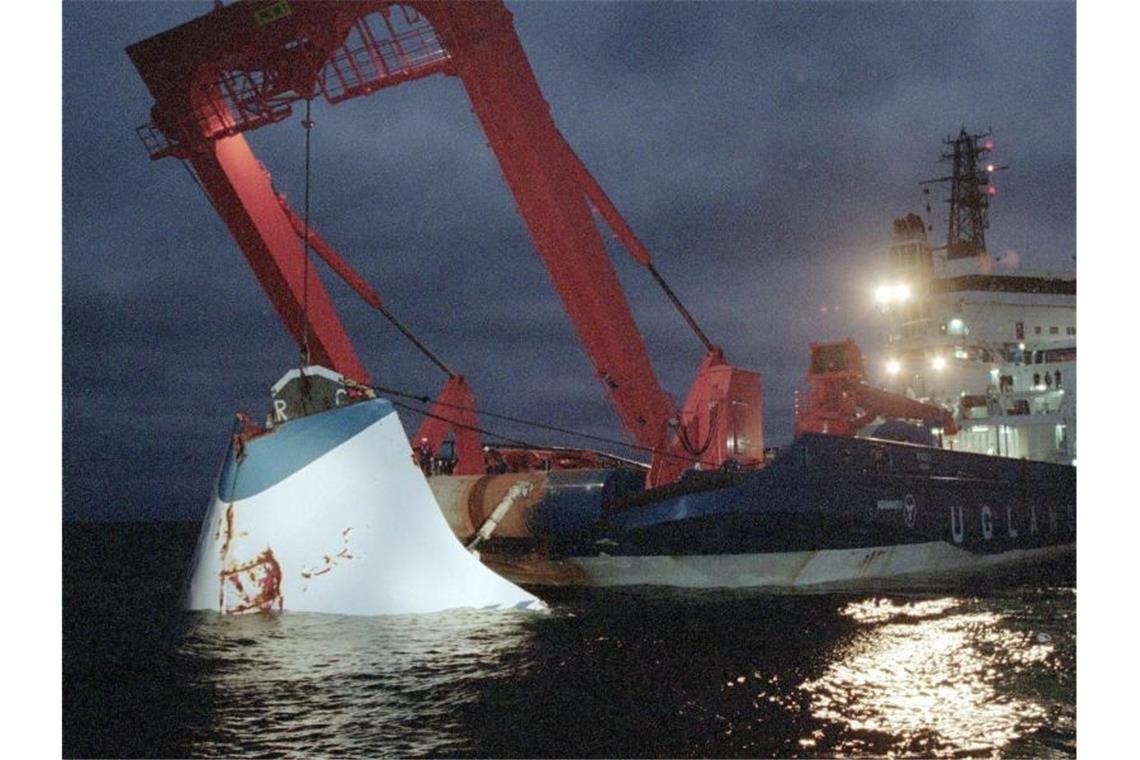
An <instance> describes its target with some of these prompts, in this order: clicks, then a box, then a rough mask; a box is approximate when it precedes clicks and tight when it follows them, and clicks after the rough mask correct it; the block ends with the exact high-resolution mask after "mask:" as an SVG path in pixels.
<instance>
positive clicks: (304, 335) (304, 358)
mask: <svg viewBox="0 0 1140 760" xmlns="http://www.w3.org/2000/svg"><path fill="white" fill-rule="evenodd" d="M312 108H313V97H312V95H310V96H309V97H307V98H305V118H304V120H303V121H302V122H301V126H302V127H304V129H305V236H304V238H303V240H304V242H305V267H304V284H303V285H302V286H301V313H302V315H303V317H304V327H303V329H302V332H301V367H302V368H303V367H306V366H308V364H309V191H310V188H311V186H312V179H311V171H312V139H311V138H312V136H313V119H312Z"/></svg>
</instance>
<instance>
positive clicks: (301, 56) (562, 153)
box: [127, 0, 763, 486]
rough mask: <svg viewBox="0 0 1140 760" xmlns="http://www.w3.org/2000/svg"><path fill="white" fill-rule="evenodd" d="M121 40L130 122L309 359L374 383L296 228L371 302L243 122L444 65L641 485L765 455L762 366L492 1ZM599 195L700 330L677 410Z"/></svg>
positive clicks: (270, 3) (202, 20)
mask: <svg viewBox="0 0 1140 760" xmlns="http://www.w3.org/2000/svg"><path fill="white" fill-rule="evenodd" d="M127 52H128V54H129V55H130V58H131V60H132V61H133V62H134V65H135V67H136V69H137V70H138V72H139V74H140V75H141V76H142V78H143V80H144V81H145V83H146V85H147V87H148V89H149V90H150V92H151V94H152V96H153V97H154V106H153V108H152V110H151V123H149V124H147V125H145V126H143V127H140V129H139V132H140V136H141V137H142V138H143V141H144V143H145V144H146V145H147V148H148V150H149V151H150V154H151V157H152V158H154V159H159V158H163V157H167V156H173V157H175V158H178V159H181V160H183V161H186V162H187V163H188V164H189V166H190V167H191V168H192V169H193V172H194V174H195V175H196V177H197V179H198V181H199V182H200V183H201V185H202V187H203V189H204V190H205V192H206V195H207V196H208V197H209V199H210V201H211V203H212V204H213V206H214V208H215V210H216V211H217V213H218V214H219V215H220V216H221V217H222V220H223V221H224V222H225V224H226V226H227V227H228V228H229V230H230V232H231V234H232V235H233V236H234V239H235V240H236V241H237V243H238V246H239V247H240V248H241V250H242V252H243V253H244V254H245V257H246V259H247V261H248V262H249V265H250V267H251V268H252V269H253V271H254V274H255V275H256V276H257V279H258V281H259V282H260V283H261V285H262V287H263V288H264V289H265V292H266V293H267V294H268V296H269V298H270V300H271V301H272V303H273V305H274V307H275V308H276V310H277V313H278V314H279V315H280V317H281V319H282V321H283V322H284V323H285V325H286V327H287V328H288V329H289V331H290V332H291V333H292V335H293V337H294V338H295V339H296V340H297V342H298V344H299V345H301V346H302V350H303V351H304V352H305V353H306V354H307V356H306V360H307V361H309V362H312V363H316V364H322V365H325V366H328V367H330V368H332V369H335V370H337V371H338V372H341V373H342V374H344V375H345V376H346V377H348V378H350V379H352V380H355V381H358V382H361V383H367V382H368V373H367V371H366V370H365V368H364V365H363V363H362V362H361V360H360V358H359V356H358V355H357V353H356V351H355V349H354V348H353V345H352V342H351V341H350V340H349V338H348V336H347V334H346V333H345V331H344V328H343V325H342V323H341V320H340V317H339V316H338V314H337V311H336V309H335V308H334V306H333V304H332V302H331V300H330V298H329V296H328V293H327V291H326V290H325V289H324V287H323V285H322V284H321V280H320V278H319V276H318V275H317V273H316V272H315V271H313V268H312V267H311V266H309V265H308V256H307V255H306V247H305V245H304V242H303V240H304V238H305V236H306V234H308V236H309V244H310V246H312V248H313V249H314V250H315V251H316V252H317V253H318V255H320V256H321V257H322V259H323V260H324V261H325V262H326V263H327V264H328V265H329V267H330V268H331V269H332V270H333V271H334V272H335V273H337V274H338V275H339V276H341V277H342V278H344V279H345V280H346V281H347V282H348V283H349V285H351V286H352V287H353V288H354V289H355V291H356V292H357V293H358V294H360V295H361V296H362V297H363V298H364V299H365V300H366V301H368V302H369V303H370V304H371V305H372V306H373V307H374V308H382V305H381V303H380V300H379V298H378V297H377V296H376V294H375V293H374V292H373V291H372V290H371V288H369V287H368V286H367V284H366V283H365V282H364V280H363V279H362V278H361V277H360V276H359V275H357V274H356V273H355V272H353V270H352V269H351V267H349V265H348V264H347V263H346V262H345V261H344V260H343V259H342V258H341V257H340V256H339V255H338V254H337V253H336V251H334V250H333V249H332V247H331V246H329V245H328V244H327V243H325V242H324V241H323V240H320V239H319V236H318V235H316V233H315V232H314V231H313V230H311V229H309V227H308V225H307V224H306V223H305V222H304V221H303V220H300V219H299V217H298V215H297V214H295V213H294V212H293V211H292V210H291V209H290V208H289V206H288V204H287V203H285V202H284V200H283V199H282V198H279V197H278V195H277V193H276V192H275V191H274V189H273V187H272V184H271V183H270V178H269V175H268V174H267V172H266V171H265V170H264V169H263V168H262V166H261V164H260V163H259V162H258V160H257V158H256V157H255V156H254V154H253V153H252V151H251V150H250V147H249V145H248V144H247V142H246V140H245V138H244V137H243V134H244V133H245V132H247V131H250V130H253V129H257V128H259V127H262V126H264V125H266V124H270V123H274V122H278V121H282V120H284V119H287V118H289V117H291V116H292V114H293V108H294V105H296V104H298V103H304V102H306V101H309V100H311V99H312V98H316V97H323V98H324V99H325V101H326V102H328V103H330V104H337V103H341V102H344V101H346V100H350V99H352V98H356V97H362V96H364V95H369V94H372V93H374V92H376V91H377V90H381V89H383V88H386V87H392V86H395V85H399V84H403V83H405V82H410V81H412V80H415V79H420V78H422V77H426V76H430V75H433V74H444V75H448V76H455V77H458V78H459V80H460V81H461V82H462V83H463V86H464V89H465V90H466V92H467V96H468V98H469V99H470V101H471V106H472V109H473V111H474V113H475V115H476V117H477V118H478V120H479V123H480V124H481V125H482V128H483V131H484V132H485V134H486V136H487V140H488V144H489V145H490V147H491V150H492V151H493V152H494V154H495V157H496V158H497V159H498V162H499V165H500V167H501V168H502V171H503V176H504V177H505V179H506V182H507V185H508V187H509V188H510V191H511V193H512V195H513V196H514V199H515V202H516V204H517V206H518V210H519V213H520V214H521V215H522V218H523V220H524V222H525V223H526V227H527V230H528V232H529V233H530V237H531V240H532V241H533V243H534V246H535V249H536V250H537V251H538V254H539V256H540V257H541V259H542V261H543V264H544V265H545V267H546V270H547V272H548V273H549V276H550V279H551V282H552V284H553V286H554V289H555V291H556V292H557V293H558V295H559V297H560V298H561V299H562V303H563V305H564V307H565V309H566V312H567V314H568V315H569V317H570V320H571V322H572V323H573V325H574V329H575V331H576V333H577V335H578V338H579V339H580V340H581V342H582V344H583V346H584V347H585V350H586V352H587V354H588V355H589V357H590V360H591V361H592V363H593V366H594V371H595V373H596V375H597V377H598V378H599V379H600V380H601V381H602V384H603V386H604V387H605V389H606V392H607V393H608V395H609V397H610V399H611V400H612V402H613V405H614V407H615V409H616V411H617V413H618V416H619V417H620V419H621V422H622V424H623V425H624V426H625V428H626V429H627V430H629V431H630V433H631V434H632V435H633V437H634V438H635V439H636V441H637V443H638V444H639V445H640V446H642V447H644V448H646V449H648V450H650V451H652V452H653V461H652V464H651V468H650V474H649V477H648V484H649V485H650V486H654V485H661V484H665V483H669V482H671V481H672V480H674V479H676V478H677V477H678V476H679V475H680V473H681V472H683V471H684V470H685V469H687V468H689V467H692V466H694V465H696V464H698V463H699V464H700V465H701V466H719V465H723V464H726V463H730V462H735V463H738V464H740V465H744V466H750V465H755V464H758V463H759V462H760V461H761V460H762V458H763V438H762V424H761V423H762V419H761V388H760V376H759V375H758V374H757V373H755V372H751V371H747V370H743V369H740V368H738V367H734V366H731V365H729V364H728V363H727V361H726V359H725V357H724V353H723V351H722V350H721V349H720V348H719V347H718V346H716V345H714V344H713V343H712V342H710V341H709V339H708V338H707V337H706V336H705V335H704V333H703V332H702V331H701V330H700V328H699V327H698V326H697V324H696V322H695V321H694V320H693V318H692V316H691V315H690V314H689V313H688V312H687V311H686V310H685V308H684V307H683V306H682V305H681V303H680V301H679V300H678V299H677V298H676V296H675V295H674V294H673V292H672V291H671V290H670V289H669V288H668V286H667V285H666V284H665V282H664V280H663V279H662V278H661V276H660V274H659V273H658V272H657V270H656V269H655V268H654V265H653V262H652V259H651V258H650V255H649V252H648V251H647V250H646V248H645V246H644V245H642V243H641V241H640V240H638V238H637V236H636V235H635V234H634V233H633V231H632V229H631V228H630V227H629V225H628V224H626V222H625V220H624V219H622V217H621V215H620V214H619V213H618V211H617V209H616V207H615V206H614V204H613V203H612V202H611V201H610V199H609V198H608V197H607V196H606V194H605V193H604V192H603V191H602V189H601V187H600V186H599V185H598V183H597V182H596V181H595V179H594V178H593V176H592V175H591V174H590V172H589V171H588V170H587V169H586V167H585V166H584V165H583V164H582V162H581V160H579V158H578V156H577V155H576V154H575V153H574V151H573V150H572V149H571V148H570V146H569V145H568V144H567V142H566V140H565V139H564V138H563V136H562V134H561V133H560V132H559V131H558V129H557V127H556V126H555V124H554V122H553V120H552V119H551V116H550V109H549V106H548V104H547V103H546V101H545V100H544V99H543V97H542V92H541V90H540V89H539V87H538V84H537V82H536V81H535V78H534V73H533V71H532V70H531V67H530V64H529V62H528V60H527V57H526V54H525V52H524V51H523V48H522V45H521V43H520V42H519V39H518V37H517V35H516V33H515V30H514V25H513V23H512V17H511V14H510V12H509V11H508V10H507V8H506V7H505V6H504V5H503V3H502V2H501V1H500V0H490V1H489V2H464V1H461V0H443V1H441V2H418V1H416V0H411V1H409V2H404V3H401V4H396V3H392V2H383V1H380V0H345V1H342V2H335V3H333V2H309V1H305V0H293V1H292V2H290V1H289V0H238V2H235V3H233V4H231V5H222V4H221V3H220V2H218V3H216V5H215V7H214V9H213V10H212V11H211V12H209V13H207V14H206V15H204V16H201V17H199V18H196V19H194V20H192V21H189V22H187V23H185V24H183V25H181V26H178V27H176V28H174V29H171V30H169V31H166V32H163V33H161V34H158V35H155V36H154V37H151V38H149V39H146V40H143V41H142V42H139V43H137V44H135V45H132V46H130V47H129V48H128V49H127ZM595 210H596V211H597V213H598V214H599V215H600V216H601V217H602V219H603V220H604V221H605V222H606V224H607V225H608V226H609V228H610V229H611V230H612V231H613V233H614V234H615V235H616V236H617V238H618V239H619V240H620V241H621V243H622V244H623V245H624V247H625V248H626V249H627V250H628V251H629V253H630V255H632V256H633V258H634V259H635V260H636V261H637V262H638V263H639V264H640V265H641V266H643V267H644V268H645V269H647V270H648V271H649V273H650V274H651V275H652V276H653V277H654V279H655V280H656V281H657V282H658V283H659V284H660V285H661V286H662V287H663V289H664V290H665V292H666V294H667V295H668V296H669V298H670V300H671V301H672V302H673V303H674V305H675V306H676V307H677V308H678V310H679V311H680V312H681V314H682V316H683V317H684V318H685V320H686V321H687V322H688V324H689V326H690V327H692V328H693V329H694V331H695V332H696V334H697V335H698V337H699V338H700V339H701V341H702V342H703V344H704V346H705V350H706V355H705V358H704V360H703V361H702V363H701V365H700V368H699V369H698V371H697V376H696V379H695V381H694V383H693V386H692V388H691V390H690V392H689V394H688V396H687V397H686V399H685V402H684V405H683V407H682V408H681V409H680V410H678V408H677V407H676V404H675V402H674V401H673V399H672V398H671V397H670V396H669V395H668V394H667V393H666V392H665V391H664V390H663V389H662V388H661V387H660V385H659V383H658V381H657V378H656V376H655V375H654V372H653V369H652V366H651V364H650V361H649V357H648V354H647V352H646V348H645V343H644V340H643V339H642V336H641V333H640V331H639V330H638V328H637V325H636V323H635V322H634V319H633V315H632V313H631V312H630V308H629V304H628V303H627V301H626V298H625V295H624V293H623V292H622V289H621V286H620V284H619V282H618V279H617V276H616V273H615V271H614V267H613V264H612V262H611V261H610V260H609V257H608V255H607V253H606V250H605V245H604V242H603V240H602V236H601V234H600V232H599V230H598V227H597V224H596V222H595V218H594V213H593V212H594V211H595ZM444 369H445V371H447V372H448V374H449V376H450V379H449V381H448V385H447V386H446V387H445V390H444V392H443V393H442V394H441V397H440V399H439V400H438V401H437V408H440V405H439V402H441V401H444V400H447V402H448V404H449V406H447V408H449V409H453V408H456V407H463V408H466V409H467V410H468V412H466V413H464V415H463V419H459V417H457V416H456V414H455V413H454V412H453V413H451V414H450V417H451V420H452V421H454V422H457V423H461V424H462V425H464V426H466V427H467V428H470V427H473V426H474V425H473V423H474V420H475V417H474V412H473V411H471V407H472V406H473V403H472V402H471V394H470V390H469V388H468V387H467V385H466V383H465V382H464V381H463V378H462V377H461V376H459V375H456V374H454V373H452V372H451V371H450V370H447V369H446V367H444ZM441 416H442V415H441ZM426 423H427V424H426V425H425V428H422V429H421V433H424V432H425V431H426V434H427V435H430V436H431V438H432V439H433V443H435V442H436V439H438V440H439V441H442V436H443V435H444V434H446V432H447V428H448V425H447V424H440V420H438V419H435V420H434V421H433V419H432V418H429V419H428V420H427V421H426ZM441 431H442V432H441ZM454 432H455V434H456V440H457V444H459V445H458V448H459V451H458V454H459V458H460V462H459V464H458V466H457V469H456V472H458V473H475V472H482V471H483V462H482V458H481V457H479V458H478V459H476V457H475V456H474V454H473V453H472V452H473V451H474V449H472V448H471V444H470V442H471V438H470V436H467V435H465V434H464V433H463V432H462V430H461V429H460V428H458V427H457V428H456V429H455V431H454ZM466 432H470V430H467V431H466ZM425 437H426V436H425ZM476 444H477V439H476ZM465 452H466V453H465Z"/></svg>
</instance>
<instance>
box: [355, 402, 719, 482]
mask: <svg viewBox="0 0 1140 760" xmlns="http://www.w3.org/2000/svg"><path fill="white" fill-rule="evenodd" d="M366 387H367V388H368V389H370V390H372V391H373V392H375V393H379V394H383V395H386V396H400V397H402V398H407V399H411V400H413V401H418V402H419V403H421V404H430V403H432V399H431V397H430V396H423V395H418V394H415V393H407V392H404V391H400V390H396V389H395V388H385V387H384V386H380V385H369V386H366ZM392 403H393V404H396V405H398V406H400V407H401V408H403V409H407V410H408V411H410V412H415V413H417V414H423V415H426V416H428V417H432V418H433V419H438V420H441V421H443V422H448V423H451V424H453V425H455V426H456V427H462V428H466V429H473V430H476V431H477V432H485V431H482V430H479V429H478V428H472V427H471V426H468V425H463V424H461V423H459V422H456V421H454V420H451V419H448V418H446V417H440V416H439V415H436V414H432V413H431V412H428V411H425V410H422V409H417V408H415V407H412V406H408V405H407V404H402V403H400V402H397V401H392ZM435 403H436V404H437V405H438V406H445V407H449V408H451V409H455V410H457V411H463V412H472V413H474V414H480V415H482V416H484V417H491V418H492V419H497V420H503V421H504V422H513V423H515V424H518V425H526V426H528V427H533V428H536V429H538V430H544V431H547V432H552V433H561V434H563V435H571V436H575V437H577V438H583V439H585V440H590V441H596V442H598V443H605V444H609V445H611V446H621V447H623V448H627V449H632V450H634V451H642V452H645V453H647V454H651V455H659V456H663V457H666V458H668V459H681V460H683V461H686V462H696V463H698V464H703V465H708V466H709V467H716V466H717V464H716V463H715V462H707V461H704V460H702V459H695V458H694V457H687V456H682V455H681V454H674V453H672V452H670V451H662V450H661V449H655V448H653V447H652V446H642V445H641V444H638V443H629V442H627V441H619V440H617V439H616V438H606V437H605V436H600V435H593V434H591V433H583V432H581V431H578V430H571V429H569V428H563V427H558V426H557V425H550V424H547V423H545V422H538V421H536V420H528V419H525V418H522V417H512V416H511V415H509V414H498V413H496V412H488V411H487V410H485V409H475V408H472V407H469V406H463V405H462V404H452V403H450V402H447V401H436V402H435ZM487 434H488V435H492V436H494V437H496V438H502V439H503V440H510V439H509V438H507V437H506V436H502V435H499V434H498V433H487ZM516 443H518V442H516ZM523 445H524V446H526V447H527V448H536V447H534V446H531V445H530V444H523ZM706 448H707V445H706ZM702 453H703V452H702Z"/></svg>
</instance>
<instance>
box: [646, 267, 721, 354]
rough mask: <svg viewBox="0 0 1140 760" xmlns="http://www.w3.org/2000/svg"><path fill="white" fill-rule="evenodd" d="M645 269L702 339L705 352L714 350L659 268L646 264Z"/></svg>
mask: <svg viewBox="0 0 1140 760" xmlns="http://www.w3.org/2000/svg"><path fill="white" fill-rule="evenodd" d="M645 268H646V269H648V270H649V274H651V275H653V279H654V280H656V281H657V284H658V285H660V286H661V289H662V290H664V291H665V295H667V296H669V300H670V301H672V302H673V305H674V306H675V307H677V311H679V312H681V316H682V317H684V318H685V322H686V323H687V324H688V325H689V327H690V328H691V329H692V331H693V332H694V333H696V334H697V337H698V338H700V340H701V343H704V344H705V350H706V351H712V350H714V349H715V348H716V346H714V345H713V343H712V341H711V340H709V338H708V336H707V335H705V332H704V330H702V329H701V327H700V325H698V324H697V320H696V319H694V318H693V315H692V314H691V313H689V310H688V309H686V308H685V304H683V303H681V299H680V298H677V294H676V293H674V292H673V289H672V288H671V287H669V283H667V282H665V278H664V277H662V276H661V273H660V272H658V271H657V267H655V266H653V262H652V261H648V262H646V263H645Z"/></svg>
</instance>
